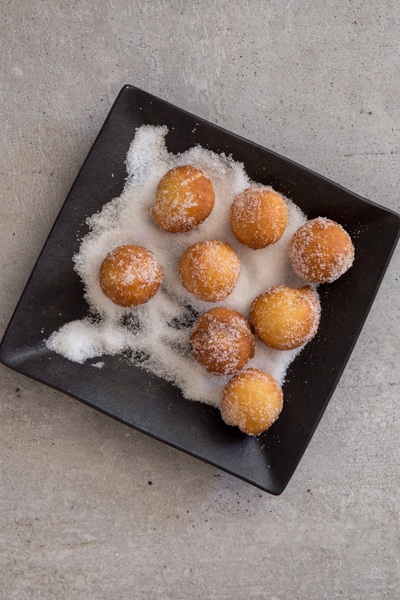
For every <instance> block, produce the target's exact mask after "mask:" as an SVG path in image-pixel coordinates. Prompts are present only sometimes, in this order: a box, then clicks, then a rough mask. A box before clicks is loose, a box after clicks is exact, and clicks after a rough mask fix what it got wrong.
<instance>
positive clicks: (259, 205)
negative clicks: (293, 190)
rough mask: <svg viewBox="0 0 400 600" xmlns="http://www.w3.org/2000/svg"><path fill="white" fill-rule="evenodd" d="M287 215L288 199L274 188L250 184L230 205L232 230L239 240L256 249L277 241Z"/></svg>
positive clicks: (284, 226) (281, 233) (287, 217)
mask: <svg viewBox="0 0 400 600" xmlns="http://www.w3.org/2000/svg"><path fill="white" fill-rule="evenodd" d="M288 219H289V211H288V207H287V205H286V202H285V200H284V199H283V197H282V196H281V195H280V194H278V192H275V191H274V190H273V189H272V188H263V187H261V186H251V187H249V188H247V189H245V190H244V191H243V192H242V193H240V194H238V195H237V196H236V197H235V199H234V201H233V203H232V205H231V208H230V221H231V227H232V231H233V233H234V234H235V236H236V237H237V239H238V240H239V242H241V243H242V244H244V245H245V246H249V247H250V248H253V249H254V250H258V249H260V248H265V247H266V246H269V245H270V244H274V243H275V242H277V241H278V240H279V239H280V238H281V237H282V235H283V232H284V231H285V228H286V225H287V222H288Z"/></svg>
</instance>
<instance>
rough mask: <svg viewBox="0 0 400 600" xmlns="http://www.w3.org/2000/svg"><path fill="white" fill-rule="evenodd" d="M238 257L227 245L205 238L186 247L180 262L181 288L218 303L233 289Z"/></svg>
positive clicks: (237, 277) (238, 261)
mask: <svg viewBox="0 0 400 600" xmlns="http://www.w3.org/2000/svg"><path fill="white" fill-rule="evenodd" d="M239 275H240V260H239V258H238V256H237V254H236V253H235V252H234V251H233V250H232V248H231V247H230V246H229V244H225V243H224V242H220V241H218V240H206V241H202V242H197V244H193V246H189V248H187V249H186V250H185V252H184V253H183V255H182V258H181V260H180V262H179V276H180V279H181V282H182V285H183V287H184V288H185V289H186V290H187V291H188V292H190V293H191V294H193V296H195V297H196V298H198V299H199V300H205V301H206V302H219V301H221V300H224V298H226V297H227V296H229V294H230V293H231V292H232V290H233V288H234V287H235V285H236V283H237V281H238V279H239Z"/></svg>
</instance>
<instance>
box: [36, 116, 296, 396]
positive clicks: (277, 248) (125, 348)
mask: <svg viewBox="0 0 400 600" xmlns="http://www.w3.org/2000/svg"><path fill="white" fill-rule="evenodd" d="M167 133H168V130H167V128H166V127H152V126H143V127H141V128H139V129H138V130H137V131H136V134H135V137H134V140H133V141H132V143H131V146H130V148H129V151H128V154H127V157H126V167H127V179H126V184H125V187H124V190H123V192H122V194H121V196H120V197H118V198H114V199H113V200H112V201H111V202H109V203H108V204H106V205H105V206H104V207H103V209H102V210H101V211H100V212H98V213H96V214H94V215H93V216H91V217H90V218H89V219H88V224H89V226H90V232H89V233H88V234H87V235H86V237H85V238H84V239H83V240H82V242H81V246H80V249H79V252H78V253H77V254H76V255H75V256H74V257H73V261H74V268H75V270H76V271H77V273H78V274H79V276H80V277H81V279H82V282H83V284H84V288H85V298H86V300H87V302H88V305H89V309H90V310H89V312H88V316H87V317H86V318H85V319H83V320H80V321H73V322H71V323H67V324H65V325H64V326H63V327H61V329H60V330H59V331H56V332H54V333H53V334H52V335H51V336H50V338H49V339H48V340H47V341H46V345H47V347H48V348H50V349H51V350H53V351H55V352H57V353H59V354H61V355H63V356H64V357H66V358H67V359H69V360H72V361H75V362H79V363H83V362H85V361H86V360H88V359H91V358H94V357H100V356H103V355H106V354H122V353H124V354H126V355H129V356H130V357H131V360H132V362H133V363H134V364H136V365H140V366H141V367H143V368H144V369H147V370H149V371H151V372H153V373H155V374H156V375H158V376H160V377H163V378H165V379H167V380H168V381H171V382H173V383H174V384H176V385H177V386H178V387H179V388H180V389H181V391H182V393H183V395H184V396H185V397H186V398H188V399H191V400H198V401H202V402H206V403H208V404H213V405H215V406H219V402H220V396H221V392H222V389H223V387H224V385H225V384H226V382H227V380H228V378H227V377H223V376H217V375H210V374H208V373H207V372H206V371H205V370H204V369H203V368H202V367H201V366H200V365H199V364H198V363H197V362H196V361H195V360H194V358H193V357H192V356H191V354H190V345H189V336H190V333H191V328H192V325H193V322H194V320H195V318H196V317H197V316H198V315H199V314H201V313H202V312H204V311H206V310H208V309H209V308H211V307H212V306H215V304H212V303H209V302H203V301H200V300H196V299H195V298H193V296H191V295H190V294H189V293H188V292H187V291H186V290H185V289H184V288H183V286H182V284H181V282H180V279H179V274H178V264H179V260H180V257H181V256H182V254H183V252H184V250H185V249H186V248H187V247H188V246H190V245H191V244H194V243H196V242H198V241H201V240H214V239H215V240H221V241H223V242H226V243H228V244H230V245H231V246H232V248H233V249H234V250H235V252H236V253H237V255H238V256H239V258H240V261H241V272H240V276H239V281H238V283H237V285H236V287H235V289H234V290H233V292H232V293H231V295H230V296H228V298H226V299H225V300H224V301H222V302H219V303H218V305H220V306H227V307H230V308H233V309H235V310H237V311H239V312H240V313H242V314H243V315H244V316H245V317H247V318H248V316H249V310H250V305H251V303H252V301H253V299H254V298H255V297H256V296H257V295H258V294H259V293H261V292H263V291H264V290H265V289H267V288H268V287H270V286H272V285H277V284H285V285H289V286H293V287H299V286H300V285H304V281H302V280H300V279H299V278H298V277H297V276H296V275H295V273H294V272H293V269H292V267H291V264H290V261H289V256H288V249H289V242H290V238H291V236H292V235H293V233H294V231H295V230H296V229H297V228H298V227H299V226H300V225H302V224H303V223H304V222H305V221H306V217H305V215H304V214H303V213H302V212H301V211H300V209H299V208H298V207H297V206H296V205H295V204H294V203H293V202H291V201H290V200H288V199H287V200H286V201H287V205H288V208H289V222H288V225H287V227H286V230H285V233H284V235H283V236H282V238H281V239H280V240H279V241H278V242H277V243H275V244H273V245H272V246H269V247H268V248H264V249H262V250H252V249H250V248H247V247H245V246H243V245H241V244H240V243H239V242H238V241H237V240H236V238H235V236H234V235H233V233H232V231H231V228H230V223H229V208H230V205H231V203H232V200H233V198H234V196H235V195H237V194H238V193H240V192H242V191H243V190H244V189H245V188H247V187H248V186H249V185H250V184H251V183H252V182H251V181H250V180H249V178H248V176H247V174H246V172H245V169H244V166H243V165H242V164H240V163H238V162H235V161H234V160H233V159H232V158H230V157H227V156H225V155H224V154H215V153H213V152H211V151H209V150H205V149H204V148H201V147H200V146H196V147H193V148H191V149H189V150H188V151H186V152H184V153H182V154H179V155H173V154H170V153H169V152H168V150H167V148H166V143H165V137H166V135H167ZM183 164H191V165H193V166H195V167H197V168H199V169H202V170H203V171H204V172H205V173H206V174H207V175H208V177H209V178H210V179H211V182H212V184H213V186H214V190H215V197H216V201H215V206H214V210H213V212H212V213H211V215H210V216H209V217H208V219H207V220H206V221H205V222H204V223H203V224H202V225H200V226H199V227H198V228H197V229H195V230H193V231H191V232H188V233H179V234H171V233H167V232H165V231H162V230H160V229H159V228H158V227H157V226H156V225H155V224H154V222H153V220H152V218H151V216H150V208H151V206H152V205H153V204H154V200H155V192H156V187H157V184H158V182H159V180H160V179H161V177H162V176H163V175H164V174H165V173H166V172H167V171H168V170H169V169H171V168H172V167H174V166H177V165H183ZM123 244H136V245H139V246H144V247H145V248H147V249H149V250H151V251H152V252H153V253H154V254H155V256H156V257H157V259H158V262H159V263H160V264H161V265H162V266H163V268H164V280H163V284H162V286H161V288H160V290H159V291H158V292H157V294H156V295H155V296H154V297H153V298H152V299H151V300H150V301H149V302H148V303H147V304H145V305H142V306H140V307H137V308H135V309H125V308H121V307H119V306H117V305H115V304H113V303H112V302H111V300H109V299H108V298H107V297H106V296H105V294H104V293H103V292H102V290H101V288H100V284H99V280H98V273H99V269H100V265H101V263H102V261H103V259H104V257H105V256H106V254H107V253H108V252H109V251H110V250H112V249H113V248H115V247H117V246H120V245H123ZM298 351H299V350H298V349H297V350H293V351H286V352H282V351H278V350H273V349H271V348H268V347H267V346H265V345H264V344H262V343H261V342H257V347H256V353H255V357H254V358H253V359H252V360H251V361H250V362H249V363H248V365H247V366H249V367H255V368H258V369H262V370H264V371H267V372H268V373H270V374H271V375H272V376H273V377H275V379H276V380H277V381H278V382H279V383H280V384H282V383H283V380H284V378H285V374H286V370H287V368H288V366H289V364H290V363H291V362H292V360H293V358H294V357H295V356H296V354H297V353H298Z"/></svg>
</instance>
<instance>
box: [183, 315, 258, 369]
mask: <svg viewBox="0 0 400 600" xmlns="http://www.w3.org/2000/svg"><path fill="white" fill-rule="evenodd" d="M190 343H191V347H192V355H193V356H194V358H195V359H196V360H197V361H198V362H199V363H200V364H201V365H202V366H203V367H204V368H205V369H206V370H207V371H208V372H209V373H215V374H218V375H231V374H233V373H237V372H238V371H240V370H241V369H242V368H243V367H244V366H245V365H246V364H247V362H248V361H249V360H250V359H251V358H253V356H254V349H255V340H254V335H253V333H252V331H251V329H250V324H249V323H248V321H247V320H246V319H245V318H244V317H243V316H242V315H241V314H240V313H238V312H237V311H236V310H232V309H231V308H225V307H222V306H218V307H215V308H211V309H210V310H208V311H207V312H205V313H204V314H203V315H201V316H200V317H199V318H198V319H197V321H196V322H195V324H194V326H193V331H192V334H191V336H190Z"/></svg>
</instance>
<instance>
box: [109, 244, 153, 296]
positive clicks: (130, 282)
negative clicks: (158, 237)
mask: <svg viewBox="0 0 400 600" xmlns="http://www.w3.org/2000/svg"><path fill="white" fill-rule="evenodd" d="M163 275H164V271H163V268H162V267H161V265H159V263H158V262H157V259H156V257H155V256H154V254H153V253H152V252H150V250H147V249H146V248H142V247H141V246H134V245H125V246H118V248H114V250H112V251H111V252H109V253H108V254H107V256H106V257H105V259H104V260H103V262H102V264H101V267H100V273H99V280H100V287H101V289H102V290H103V292H104V293H105V294H106V296H108V297H109V298H110V299H111V300H112V301H113V302H114V303H115V304H118V305H119V306H125V307H129V306H138V305H139V304H144V303H145V302H147V301H148V300H150V298H152V297H153V296H154V294H155V293H156V292H157V290H158V288H159V287H160V285H161V282H162V279H163Z"/></svg>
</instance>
